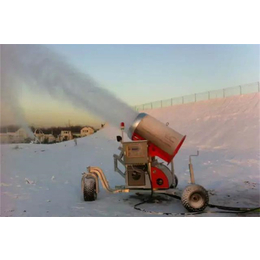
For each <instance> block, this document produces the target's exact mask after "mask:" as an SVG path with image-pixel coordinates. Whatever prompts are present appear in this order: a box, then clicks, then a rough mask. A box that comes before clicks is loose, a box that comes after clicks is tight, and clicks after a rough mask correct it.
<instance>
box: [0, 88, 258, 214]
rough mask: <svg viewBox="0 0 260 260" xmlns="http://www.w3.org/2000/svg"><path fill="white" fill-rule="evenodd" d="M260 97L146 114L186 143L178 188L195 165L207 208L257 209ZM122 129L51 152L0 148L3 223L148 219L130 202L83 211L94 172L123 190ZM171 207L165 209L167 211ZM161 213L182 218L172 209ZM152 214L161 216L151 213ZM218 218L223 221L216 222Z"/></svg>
mask: <svg viewBox="0 0 260 260" xmlns="http://www.w3.org/2000/svg"><path fill="white" fill-rule="evenodd" d="M259 100H260V94H259V93H257V94H247V95H241V96H233V97H228V98H224V99H222V98H221V99H214V100H207V101H200V102H197V103H190V104H183V105H175V106H172V107H167V108H160V109H153V110H146V111H144V112H146V113H148V114H150V115H152V116H154V117H155V118H157V119H158V120H160V121H162V122H164V123H167V122H168V123H169V126H170V127H172V128H173V129H174V130H176V131H178V132H180V133H181V134H185V135H187V138H186V140H185V142H184V144H183V146H182V147H181V149H180V151H179V153H178V154H177V155H176V157H175V159H174V165H175V171H176V175H177V176H178V178H179V188H180V189H183V188H184V187H185V186H186V185H187V184H188V182H189V170H188V159H189V155H190V154H196V151H197V150H199V152H200V154H199V157H193V166H194V170H195V180H196V183H198V184H201V185H203V186H204V187H205V188H206V189H208V190H209V192H210V202H211V203H213V204H214V203H215V204H225V205H231V206H247V207H250V206H251V207H253V206H254V207H255V206H258V205H259V193H260V190H259V188H260V186H259V183H260V176H259V175H260V173H259V168H260V165H259V130H260V121H259V119H260V116H259V111H260V109H259V108H260V107H259ZM120 134H121V131H120V129H119V128H116V127H113V126H110V125H106V126H105V127H104V128H103V129H101V130H100V131H98V132H97V133H95V134H93V135H91V136H87V137H84V138H79V139H78V142H77V146H75V144H74V141H73V140H72V141H67V142H62V143H58V144H53V145H35V144H19V149H14V147H15V146H16V145H11V144H10V145H1V185H0V192H1V216H146V215H145V214H144V213H142V212H139V211H136V210H134V209H133V205H134V204H135V203H137V202H139V200H138V199H137V198H134V197H131V195H129V194H114V195H113V194H108V193H106V192H105V191H104V190H103V189H102V188H101V192H100V193H99V194H98V200H97V201H94V202H90V203H86V202H84V201H83V200H82V197H81V191H80V180H81V173H82V172H84V171H85V170H86V167H87V166H90V165H91V166H99V167H101V168H102V169H103V171H104V172H105V174H106V177H107V179H108V181H109V183H110V185H111V186H112V187H113V186H115V185H122V184H124V179H123V178H122V177H121V176H120V175H119V174H117V173H115V172H114V169H113V168H114V165H113V154H114V153H119V151H118V146H119V144H118V143H117V142H116V136H117V135H120ZM168 204H169V205H168ZM168 204H166V205H164V209H163V210H164V211H166V212H171V211H173V212H175V210H177V211H178V210H179V211H184V209H183V207H182V206H180V205H179V202H176V201H174V200H173V201H170V202H168ZM152 207H153V210H154V211H157V209H158V211H162V209H161V208H160V205H157V204H156V205H153V206H152ZM221 216H223V214H222V215H221Z"/></svg>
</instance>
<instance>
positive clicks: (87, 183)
mask: <svg viewBox="0 0 260 260" xmlns="http://www.w3.org/2000/svg"><path fill="white" fill-rule="evenodd" d="M83 185H84V186H83V198H84V201H93V200H96V198H97V193H96V181H95V179H94V178H84V180H83Z"/></svg>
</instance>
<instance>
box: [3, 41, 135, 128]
mask: <svg viewBox="0 0 260 260" xmlns="http://www.w3.org/2000/svg"><path fill="white" fill-rule="evenodd" d="M2 65H3V66H4V67H5V70H6V71H7V72H8V74H9V75H11V77H12V78H15V79H16V82H17V80H18V82H19V81H20V82H21V81H23V82H24V83H25V84H26V85H28V86H30V87H31V89H32V91H45V92H48V93H49V95H51V96H52V97H53V98H56V99H59V100H64V99H66V100H68V101H69V102H70V103H71V104H72V105H73V106H74V107H77V108H80V109H84V110H86V111H88V112H91V113H93V114H96V115H97V116H99V117H100V118H102V119H104V120H106V121H108V122H109V123H111V124H112V125H115V126H117V127H118V126H119V125H120V122H125V125H126V130H128V128H129V127H130V126H131V124H132V123H133V121H134V119H135V118H136V116H137V112H136V111H134V110H133V109H132V108H131V107H129V106H128V105H126V104H125V103H124V102H122V101H120V100H119V99H117V98H116V97H115V96H114V95H112V94H111V93H110V92H108V91H107V90H105V89H102V88H101V87H99V86H98V85H97V83H95V82H94V81H93V80H92V79H91V78H90V77H88V76H87V75H86V74H84V73H82V72H80V71H78V70H77V69H76V68H75V67H73V66H72V65H70V64H69V63H68V62H66V60H65V59H64V58H63V57H60V56H59V55H58V54H56V53H54V52H52V51H51V50H50V49H48V48H47V47H46V46H42V45H2ZM2 76H3V77H6V75H5V73H2ZM9 79H10V78H9ZM3 83H4V86H3V88H4V89H8V88H11V89H12V91H11V92H10V93H12V95H13V96H12V99H13V100H17V99H18V97H17V96H16V91H15V90H16V89H17V85H16V84H15V85H13V84H10V80H8V79H6V80H4V81H3ZM16 104H18V103H17V102H16ZM17 106H18V105H17ZM15 111H16V112H18V111H21V109H20V108H18V109H17V108H16V109H15ZM19 116H21V115H19Z"/></svg>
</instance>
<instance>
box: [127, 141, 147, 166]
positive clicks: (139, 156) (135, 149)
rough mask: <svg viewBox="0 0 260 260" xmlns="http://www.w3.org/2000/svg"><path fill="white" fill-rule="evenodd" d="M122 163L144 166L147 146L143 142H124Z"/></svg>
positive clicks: (145, 142)
mask: <svg viewBox="0 0 260 260" xmlns="http://www.w3.org/2000/svg"><path fill="white" fill-rule="evenodd" d="M123 150H124V163H125V164H146V163H148V144H147V140H145V141H136V142H124V143H123Z"/></svg>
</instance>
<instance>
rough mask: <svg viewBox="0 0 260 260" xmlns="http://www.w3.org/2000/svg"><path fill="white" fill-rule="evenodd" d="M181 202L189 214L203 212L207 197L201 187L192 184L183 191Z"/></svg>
mask: <svg viewBox="0 0 260 260" xmlns="http://www.w3.org/2000/svg"><path fill="white" fill-rule="evenodd" d="M181 202H182V204H183V206H184V208H186V209H187V210H188V211H190V212H198V211H203V210H204V209H205V208H206V207H207V206H208V203H209V195H208V192H207V191H206V190H205V189H204V188H203V187H202V186H200V185H196V184H192V185H189V186H187V187H186V188H185V189H184V191H183V193H182V197H181Z"/></svg>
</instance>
